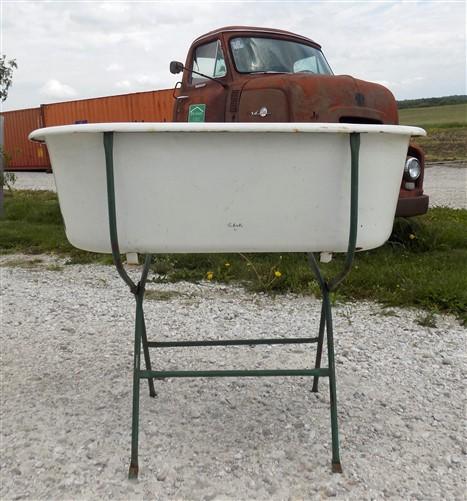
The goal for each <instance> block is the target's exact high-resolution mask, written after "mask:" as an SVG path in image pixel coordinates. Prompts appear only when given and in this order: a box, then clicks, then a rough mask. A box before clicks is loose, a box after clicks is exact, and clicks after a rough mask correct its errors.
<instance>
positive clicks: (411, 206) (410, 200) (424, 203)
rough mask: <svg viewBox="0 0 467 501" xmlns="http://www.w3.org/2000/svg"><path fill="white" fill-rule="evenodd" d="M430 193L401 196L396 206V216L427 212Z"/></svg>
mask: <svg viewBox="0 0 467 501" xmlns="http://www.w3.org/2000/svg"><path fill="white" fill-rule="evenodd" d="M428 201H429V197H428V195H418V196H416V197H403V198H399V201H398V202H397V208H396V216H399V217H410V216H418V215H420V214H426V212H427V210H428Z"/></svg>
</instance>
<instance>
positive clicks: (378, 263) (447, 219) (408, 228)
mask: <svg viewBox="0 0 467 501" xmlns="http://www.w3.org/2000/svg"><path fill="white" fill-rule="evenodd" d="M5 215H6V217H5V219H4V220H2V221H0V253H2V254H8V253H23V254H40V253H50V252H53V253H55V254H58V255H61V256H66V257H67V261H66V263H65V264H82V263H103V264H111V263H112V257H111V256H110V255H106V254H93V253H89V252H84V251H80V250H78V249H75V248H73V247H72V246H71V245H70V244H69V243H68V241H67V240H66V236H65V232H64V228H63V223H62V219H61V216H60V211H59V208H58V201H57V197H56V194H54V193H50V192H34V193H33V192H28V191H13V192H12V193H9V192H7V193H5ZM466 227H467V211H466V210H457V209H448V208H434V209H430V210H429V211H428V213H427V214H426V215H424V216H421V217H417V218H411V219H401V218H398V219H396V220H395V223H394V229H393V233H392V236H391V239H390V241H389V242H388V243H387V244H386V245H384V246H383V247H380V248H378V249H375V250H372V251H363V252H359V253H357V255H356V257H355V263H354V267H353V270H352V273H350V275H349V276H348V277H347V279H346V280H345V281H344V282H343V284H342V285H341V286H340V287H339V290H338V291H337V292H336V293H333V294H332V296H331V300H332V301H333V302H335V301H343V300H348V299H357V300H358V299H370V300H376V301H379V302H381V303H383V304H384V305H386V307H388V308H391V307H400V306H416V307H419V308H424V309H426V310H427V311H437V312H448V313H453V314H455V315H457V317H458V318H459V319H460V320H461V321H465V322H466V323H467V315H466V311H467V232H466V231H465V228H466ZM343 260H344V258H343V256H342V255H336V257H335V259H333V261H331V262H330V263H328V264H322V265H321V268H322V270H323V274H324V275H325V276H326V277H332V276H334V275H335V274H336V273H337V272H339V271H340V270H341V269H342V266H343ZM31 261H32V262H33V264H32V265H31V264H30V262H29V264H27V265H25V266H34V261H33V260H31ZM151 269H152V271H153V272H155V273H156V274H157V276H156V277H155V278H152V282H163V283H169V282H176V281H179V280H187V281H191V282H198V281H202V280H205V279H206V278H207V273H208V272H211V273H212V276H211V275H210V276H211V280H212V281H219V282H223V283H231V282H236V283H242V284H244V285H245V286H246V287H247V288H248V289H250V290H252V291H262V292H267V293H273V294H275V293H278V292H294V293H298V294H307V295H314V296H316V297H319V296H320V295H321V294H320V290H319V286H318V283H317V282H316V280H315V279H314V276H313V274H312V272H311V270H310V268H309V266H308V263H307V260H306V256H305V255H304V254H303V253H283V254H280V255H279V254H277V253H269V254H252V255H238V254H163V255H157V256H156V258H155V260H154V263H153V264H152V265H151ZM388 311H390V310H388Z"/></svg>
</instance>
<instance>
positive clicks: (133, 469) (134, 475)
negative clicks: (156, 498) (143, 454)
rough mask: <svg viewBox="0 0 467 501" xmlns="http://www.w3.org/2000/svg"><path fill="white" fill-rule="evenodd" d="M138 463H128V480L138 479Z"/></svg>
mask: <svg viewBox="0 0 467 501" xmlns="http://www.w3.org/2000/svg"><path fill="white" fill-rule="evenodd" d="M138 471H139V468H138V464H133V463H131V464H130V469H129V470H128V480H137V479H138Z"/></svg>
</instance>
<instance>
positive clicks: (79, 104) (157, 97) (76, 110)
mask: <svg viewBox="0 0 467 501" xmlns="http://www.w3.org/2000/svg"><path fill="white" fill-rule="evenodd" d="M173 103H174V99H173V89H166V90H156V91H149V92H137V93H134V94H123V95H119V96H108V97H99V98H93V99H82V100H79V101H67V102H63V103H53V104H44V105H42V106H41V109H42V114H43V116H44V123H45V126H46V127H51V126H53V125H70V124H76V123H105V122H171V121H172V114H173Z"/></svg>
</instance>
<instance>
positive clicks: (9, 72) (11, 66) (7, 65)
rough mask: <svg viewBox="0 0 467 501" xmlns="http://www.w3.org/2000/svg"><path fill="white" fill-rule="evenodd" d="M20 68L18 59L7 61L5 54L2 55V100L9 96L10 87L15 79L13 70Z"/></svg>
mask: <svg viewBox="0 0 467 501" xmlns="http://www.w3.org/2000/svg"><path fill="white" fill-rule="evenodd" d="M16 68H18V65H17V64H16V59H10V60H8V61H7V58H6V56H5V54H2V55H1V56H0V100H1V101H2V102H3V101H5V99H6V98H7V96H8V89H9V88H10V86H11V83H12V81H13V70H15V69H16Z"/></svg>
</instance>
